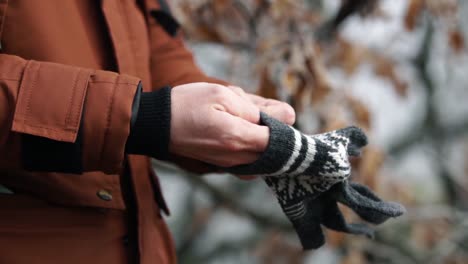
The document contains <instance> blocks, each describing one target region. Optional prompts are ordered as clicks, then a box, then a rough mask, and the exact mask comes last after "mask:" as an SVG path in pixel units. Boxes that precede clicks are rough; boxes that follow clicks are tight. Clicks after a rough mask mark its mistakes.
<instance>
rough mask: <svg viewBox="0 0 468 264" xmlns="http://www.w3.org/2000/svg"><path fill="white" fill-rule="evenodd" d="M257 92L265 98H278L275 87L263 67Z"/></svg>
mask: <svg viewBox="0 0 468 264" xmlns="http://www.w3.org/2000/svg"><path fill="white" fill-rule="evenodd" d="M257 94H258V95H260V96H263V97H265V98H271V99H279V96H278V91H277V87H276V85H275V84H274V83H273V82H272V81H271V80H270V76H269V74H268V70H267V69H263V71H262V73H261V77H260V85H259V88H258V92H257Z"/></svg>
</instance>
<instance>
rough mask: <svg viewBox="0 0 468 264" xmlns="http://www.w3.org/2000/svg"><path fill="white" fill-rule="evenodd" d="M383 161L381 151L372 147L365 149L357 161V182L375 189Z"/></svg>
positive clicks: (383, 156) (383, 157)
mask: <svg viewBox="0 0 468 264" xmlns="http://www.w3.org/2000/svg"><path fill="white" fill-rule="evenodd" d="M384 159H385V155H384V153H383V151H381V150H380V149H378V148H377V147H375V146H372V145H371V146H367V147H365V148H364V150H363V152H362V155H361V158H360V159H359V168H358V175H359V181H360V182H362V183H363V184H366V185H368V186H369V187H370V188H372V189H375V188H376V187H377V185H378V183H379V180H378V175H379V171H380V168H381V167H382V165H383V161H384Z"/></svg>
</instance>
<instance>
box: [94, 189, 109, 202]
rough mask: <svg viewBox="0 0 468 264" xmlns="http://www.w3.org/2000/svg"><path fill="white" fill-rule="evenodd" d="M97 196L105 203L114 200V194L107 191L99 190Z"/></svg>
mask: <svg viewBox="0 0 468 264" xmlns="http://www.w3.org/2000/svg"><path fill="white" fill-rule="evenodd" d="M97 196H98V197H99V198H101V200H104V201H111V200H112V194H111V193H110V192H108V191H106V190H99V191H98V192H97Z"/></svg>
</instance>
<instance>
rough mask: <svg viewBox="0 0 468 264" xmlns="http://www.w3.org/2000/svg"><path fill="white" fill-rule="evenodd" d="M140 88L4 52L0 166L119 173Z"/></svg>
mask: <svg viewBox="0 0 468 264" xmlns="http://www.w3.org/2000/svg"><path fill="white" fill-rule="evenodd" d="M139 83H140V80H139V79H137V78H134V77H131V76H126V75H119V74H117V73H113V72H108V71H100V70H92V69H84V68H79V67H73V66H68V65H63V64H56V63H49V62H38V61H32V60H30V61H27V60H24V59H22V58H20V57H17V56H12V55H6V54H0V168H2V169H26V170H32V171H55V172H70V173H81V172H84V171H93V170H99V171H103V172H106V173H116V172H118V171H119V170H120V169H121V166H122V164H123V158H124V149H125V143H126V140H127V137H128V135H129V131H130V123H131V115H132V104H133V100H134V97H135V94H136V92H137V90H138V88H139Z"/></svg>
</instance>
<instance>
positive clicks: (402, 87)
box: [371, 54, 408, 96]
mask: <svg viewBox="0 0 468 264" xmlns="http://www.w3.org/2000/svg"><path fill="white" fill-rule="evenodd" d="M371 62H372V63H373V64H374V70H375V73H376V74H377V75H379V76H382V77H385V78H388V79H389V80H390V81H391V82H392V84H393V87H394V89H395V92H396V93H397V94H398V95H400V96H406V95H407V92H408V84H407V83H406V82H405V81H402V80H401V79H400V78H399V77H398V76H397V74H396V72H395V65H394V64H393V62H392V61H390V60H388V59H387V58H384V57H382V56H378V55H376V54H375V55H374V56H373V57H372V59H371Z"/></svg>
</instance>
